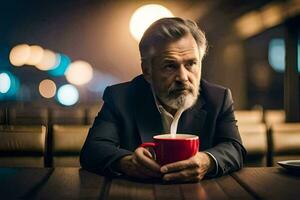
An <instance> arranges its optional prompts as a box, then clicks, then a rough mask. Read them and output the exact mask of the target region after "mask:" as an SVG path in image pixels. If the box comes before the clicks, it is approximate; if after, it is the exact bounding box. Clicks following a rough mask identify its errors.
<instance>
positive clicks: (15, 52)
mask: <svg viewBox="0 0 300 200" xmlns="http://www.w3.org/2000/svg"><path fill="white" fill-rule="evenodd" d="M29 57H30V47H29V45H28V44H20V45H17V46H15V47H14V48H12V49H11V51H10V54H9V60H10V63H11V64H12V65H14V66H22V65H24V64H25V63H26V62H27V61H28V59H29Z"/></svg>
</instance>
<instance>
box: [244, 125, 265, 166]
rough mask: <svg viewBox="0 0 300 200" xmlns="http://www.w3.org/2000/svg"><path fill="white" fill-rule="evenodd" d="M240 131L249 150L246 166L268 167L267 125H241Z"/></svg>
mask: <svg viewBox="0 0 300 200" xmlns="http://www.w3.org/2000/svg"><path fill="white" fill-rule="evenodd" d="M239 131H240V134H241V138H242V141H243V145H244V147H245V148H246V150H247V157H246V162H245V165H246V166H266V164H267V163H266V162H267V160H266V159H267V151H268V145H267V144H268V143H267V128H266V125H265V124H262V123H260V124H241V125H239Z"/></svg>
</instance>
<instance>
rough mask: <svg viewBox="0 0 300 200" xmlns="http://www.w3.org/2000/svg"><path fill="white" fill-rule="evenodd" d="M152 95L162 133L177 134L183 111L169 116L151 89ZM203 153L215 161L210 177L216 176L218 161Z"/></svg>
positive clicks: (180, 110)
mask: <svg viewBox="0 0 300 200" xmlns="http://www.w3.org/2000/svg"><path fill="white" fill-rule="evenodd" d="M152 94H153V97H154V100H155V104H156V107H157V109H158V111H159V113H160V115H161V119H162V125H163V129H164V133H165V134H170V133H171V132H170V131H171V129H172V130H175V131H176V132H177V127H178V122H179V119H180V117H181V114H182V113H183V112H184V111H185V110H184V109H179V110H177V111H176V113H175V115H174V116H173V115H172V114H170V113H169V112H168V111H167V110H166V109H165V108H164V107H163V106H162V105H161V104H160V102H159V101H158V99H157V97H156V95H155V93H154V91H153V89H152ZM205 153H207V154H208V155H209V156H210V157H212V158H213V160H214V161H215V166H216V168H215V172H212V174H211V175H212V176H216V175H217V174H218V161H217V159H216V158H215V156H214V155H213V154H211V153H210V152H207V151H205Z"/></svg>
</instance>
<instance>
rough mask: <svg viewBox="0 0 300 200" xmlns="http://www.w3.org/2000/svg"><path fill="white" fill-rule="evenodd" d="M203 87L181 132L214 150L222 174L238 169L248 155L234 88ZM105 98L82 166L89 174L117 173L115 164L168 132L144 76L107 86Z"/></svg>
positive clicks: (185, 115) (181, 122) (183, 120)
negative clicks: (243, 143) (238, 119)
mask: <svg viewBox="0 0 300 200" xmlns="http://www.w3.org/2000/svg"><path fill="white" fill-rule="evenodd" d="M200 88H201V94H200V97H199V98H198V100H197V102H196V104H195V105H194V106H193V107H191V108H189V109H188V110H186V111H184V112H183V113H182V115H181V118H180V119H179V123H178V129H177V132H178V133H189V134H194V135H198V136H199V138H200V149H199V151H204V150H205V151H207V152H210V153H211V154H212V155H214V157H215V158H216V160H217V162H218V174H217V176H220V175H223V174H227V173H230V172H232V171H235V170H238V169H240V168H241V167H242V165H243V158H244V157H245V153H246V151H245V149H244V147H243V145H242V142H241V138H240V135H239V131H238V127H237V126H236V120H235V117H234V110H233V100H232V96H231V93H230V90H229V89H227V88H224V87H221V86H218V85H215V84H211V83H209V82H207V81H205V80H201V86H200ZM103 100H104V105H103V107H102V109H101V111H100V112H99V114H98V116H97V117H96V118H95V121H94V123H93V126H92V127H91V129H90V130H89V133H88V136H87V138H86V141H85V143H84V146H83V148H82V150H81V154H80V162H81V166H82V167H83V168H85V169H87V170H89V171H93V172H96V173H100V174H102V175H113V172H112V170H111V166H112V164H113V162H115V161H117V160H118V159H120V158H121V157H123V156H125V155H129V154H132V152H133V151H134V150H135V149H136V148H137V147H138V146H139V145H140V144H141V143H143V142H149V141H152V137H153V136H154V135H157V134H162V133H164V132H163V125H162V120H161V115H160V113H159V111H158V109H157V107H156V104H155V100H154V97H153V94H152V91H151V87H150V85H149V84H148V83H147V82H146V80H145V79H144V77H143V76H142V75H140V76H138V77H136V78H134V79H133V80H132V81H131V82H127V83H121V84H118V85H113V86H110V87H107V88H106V90H105V92H104V95H103ZM183 151H184V150H183Z"/></svg>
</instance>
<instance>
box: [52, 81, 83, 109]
mask: <svg viewBox="0 0 300 200" xmlns="http://www.w3.org/2000/svg"><path fill="white" fill-rule="evenodd" d="M57 99H58V101H59V103H61V104H62V105H65V106H72V105H74V104H75V103H77V102H78V100H79V92H78V90H77V88H76V87H75V86H73V85H71V84H66V85H63V86H61V87H60V88H59V89H58V91H57Z"/></svg>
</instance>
